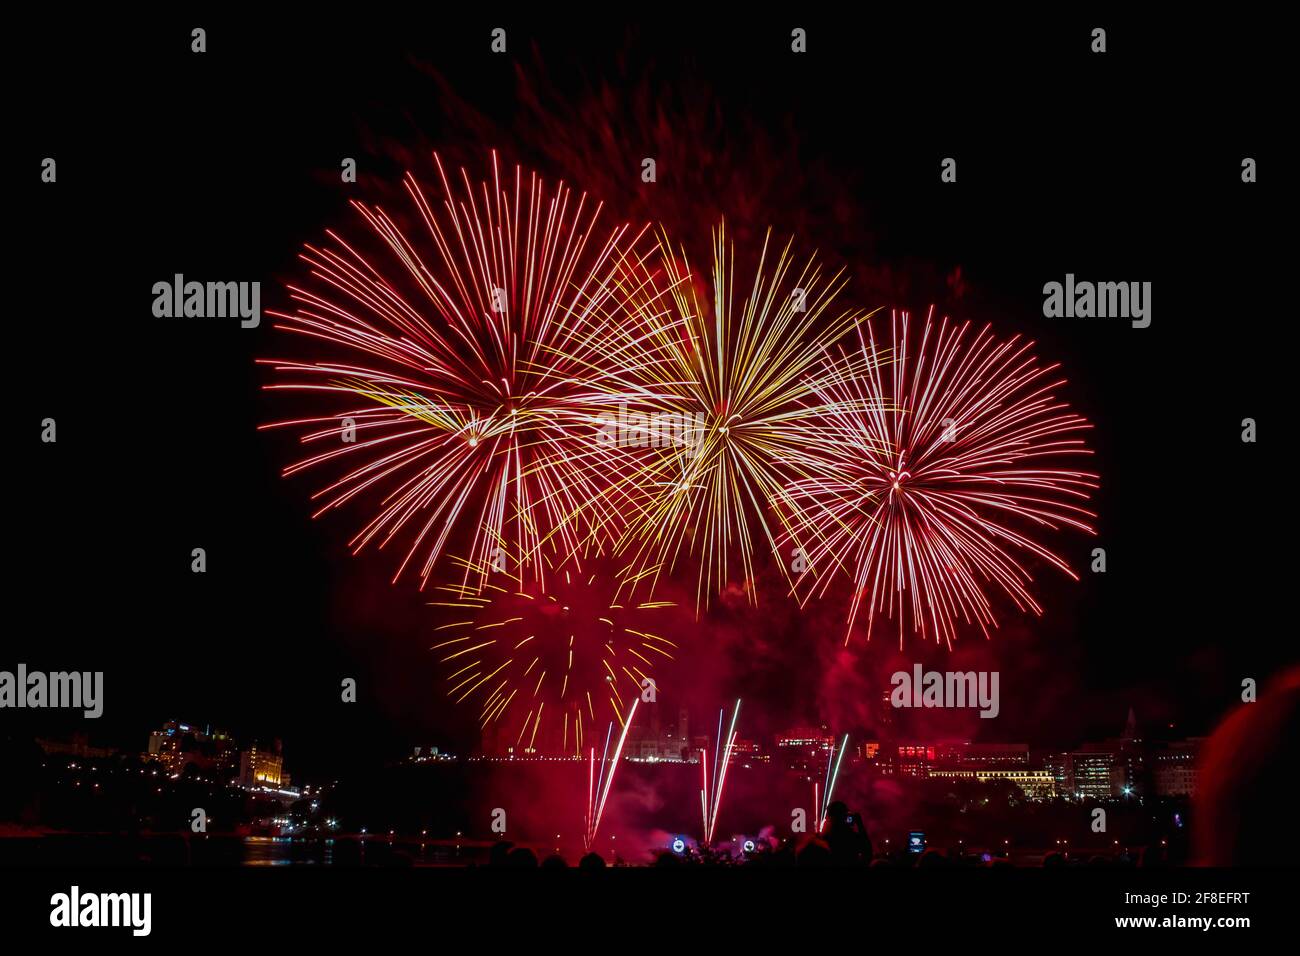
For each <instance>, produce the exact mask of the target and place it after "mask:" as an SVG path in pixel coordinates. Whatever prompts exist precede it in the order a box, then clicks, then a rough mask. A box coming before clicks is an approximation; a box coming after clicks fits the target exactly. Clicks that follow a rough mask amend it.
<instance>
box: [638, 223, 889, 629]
mask: <svg viewBox="0 0 1300 956" xmlns="http://www.w3.org/2000/svg"><path fill="white" fill-rule="evenodd" d="M660 250H661V261H662V268H663V279H662V280H661V282H663V283H664V284H666V285H667V288H668V291H669V295H667V296H665V295H663V294H662V289H661V287H658V286H654V285H651V286H649V287H648V288H647V289H645V290H637V291H636V293H635V294H639V295H643V296H644V297H645V301H644V303H643V305H642V307H641V308H640V309H639V310H638V313H637V314H638V318H639V320H640V321H639V322H638V324H637V325H636V326H635V327H634V328H633V329H632V330H631V331H629V332H628V333H627V334H628V341H627V343H626V344H625V345H624V348H623V354H624V358H623V360H622V365H623V367H624V368H625V369H626V370H627V371H626V373H625V374H626V377H627V379H629V380H634V381H635V382H636V385H635V387H633V386H632V385H629V384H627V383H626V382H625V383H624V384H623V385H622V391H621V394H623V395H636V396H638V398H637V400H636V401H635V403H634V406H633V407H632V408H630V409H629V410H626V411H625V412H624V421H623V422H622V423H621V426H620V428H621V430H620V432H619V434H620V437H621V438H622V439H623V441H622V442H621V443H622V444H625V445H632V446H634V447H632V448H631V449H630V454H631V455H632V456H633V457H634V458H635V459H636V467H634V468H630V469H625V473H626V474H627V475H630V476H631V477H630V478H629V479H627V480H628V481H630V482H632V483H634V484H635V485H636V488H637V493H636V494H635V495H634V496H633V495H628V496H627V497H628V498H632V499H634V500H635V501H636V503H637V504H636V507H635V509H634V510H633V513H632V514H631V516H630V517H629V518H628V520H627V523H626V527H625V530H624V532H623V534H622V535H621V537H620V540H619V543H618V551H619V553H624V554H629V555H631V556H632V557H633V559H634V561H635V563H636V564H637V566H638V567H642V568H663V569H666V570H671V569H672V568H673V567H674V566H675V565H676V563H677V562H678V561H679V560H681V559H683V558H684V557H686V556H690V557H692V558H694V559H696V560H697V561H698V564H699V571H698V577H697V581H696V608H697V611H698V610H699V609H700V608H701V607H706V606H707V605H708V604H709V602H710V600H711V599H712V598H713V596H714V595H716V594H717V593H718V592H719V591H720V590H721V589H722V588H724V587H727V586H728V585H729V584H733V583H735V582H734V580H733V574H734V572H735V571H736V570H739V572H740V573H741V574H742V575H743V582H741V583H742V585H743V586H745V587H746V590H747V591H748V594H749V596H750V598H751V600H752V599H753V598H754V590H753V588H752V587H750V586H749V585H750V584H751V583H752V582H753V580H754V573H755V568H756V563H757V562H758V561H759V560H760V557H761V556H760V554H759V549H760V546H763V545H765V547H766V553H768V554H770V555H771V560H772V561H774V562H776V563H777V565H778V567H780V568H781V571H782V573H783V574H785V575H786V577H787V579H788V577H789V572H790V569H789V568H788V567H787V559H788V557H789V555H781V554H778V553H777V536H778V535H777V532H779V531H780V529H781V528H785V531H786V532H787V534H789V533H790V529H789V528H788V527H786V525H787V524H788V522H787V520H786V519H785V517H784V515H785V514H786V513H787V512H788V511H789V505H790V502H789V501H788V494H787V492H786V488H787V487H789V486H790V485H791V484H792V483H793V482H795V481H798V480H805V481H806V480H816V479H817V478H818V477H820V476H824V475H827V474H829V473H830V469H831V468H832V465H831V464H830V463H829V462H828V461H827V459H826V456H825V449H824V448H823V447H822V446H821V444H820V443H819V442H817V441H815V440H813V439H811V438H810V435H811V434H813V433H812V432H810V431H809V430H808V429H807V428H805V427H802V426H803V424H804V423H806V422H807V421H808V420H809V419H810V418H817V417H819V416H822V415H824V414H826V413H827V411H828V410H827V409H825V408H824V407H823V406H824V402H823V399H821V398H819V396H820V395H824V394H826V389H825V388H824V387H822V386H820V385H819V382H818V378H819V376H824V375H826V374H828V371H827V370H828V369H829V370H831V372H830V373H831V374H835V375H837V376H842V375H844V374H851V373H852V372H853V370H852V369H851V368H848V367H846V366H845V365H844V364H843V363H828V362H826V361H825V359H826V358H827V356H828V355H829V349H830V347H831V346H832V345H833V344H834V343H836V342H837V341H838V340H839V339H840V338H841V337H843V336H844V335H845V333H847V332H848V331H850V330H851V329H853V328H854V327H855V326H857V325H858V323H860V322H861V321H863V320H864V319H865V318H867V314H866V313H861V312H853V311H842V312H836V311H835V310H834V304H835V300H836V297H837V295H838V294H839V292H840V290H841V289H842V288H843V285H844V280H843V279H842V276H841V273H836V274H835V275H832V276H829V277H827V276H826V275H824V273H823V269H822V267H821V266H820V265H819V264H818V262H817V259H816V256H812V257H810V258H809V259H808V260H807V261H806V262H804V263H803V265H802V266H797V265H796V263H795V261H794V259H793V258H792V256H791V243H790V242H787V243H786V245H785V246H784V247H783V248H781V249H780V250H779V252H777V251H774V250H773V246H772V235H771V231H770V230H769V231H768V233H767V235H766V236H765V237H764V240H763V246H762V249H761V251H760V252H759V254H758V261H757V264H756V266H755V267H754V269H753V273H752V278H751V279H750V280H749V282H748V283H747V284H746V283H745V280H744V279H742V280H740V281H739V282H738V280H737V266H736V257H735V253H734V250H733V248H732V247H731V245H730V244H729V243H728V241H727V237H726V230H725V225H720V226H719V227H718V229H717V230H716V231H715V232H714V242H713V268H712V273H711V276H710V282H708V283H704V282H702V281H700V280H699V279H697V277H695V276H693V275H692V274H691V271H690V266H689V262H688V261H687V259H686V255H685V252H680V253H677V254H674V251H673V249H672V247H671V246H670V244H669V243H668V241H667V239H666V238H663V239H661V240H660ZM635 294H629V298H634V297H635ZM633 337H635V340H633ZM631 354H635V355H636V356H637V358H636V359H634V360H631V359H628V358H627V356H628V355H631ZM773 515H775V516H776V517H775V519H773V518H772V517H771V516H773ZM773 520H775V522H776V524H777V528H776V529H774V528H773V527H772V522H773ZM796 546H797V545H796ZM652 573H657V572H652Z"/></svg>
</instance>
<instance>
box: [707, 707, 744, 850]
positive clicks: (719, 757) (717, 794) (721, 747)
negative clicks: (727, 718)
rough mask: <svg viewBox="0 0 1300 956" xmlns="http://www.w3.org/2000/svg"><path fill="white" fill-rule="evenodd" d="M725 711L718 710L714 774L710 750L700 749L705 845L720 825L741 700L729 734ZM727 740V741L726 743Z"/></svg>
mask: <svg viewBox="0 0 1300 956" xmlns="http://www.w3.org/2000/svg"><path fill="white" fill-rule="evenodd" d="M723 713H724V712H723V711H718V745H717V747H716V748H715V749H714V765H713V776H712V778H711V779H710V776H709V769H708V768H709V752H708V750H707V749H706V750H701V751H700V764H701V767H702V769H703V773H704V786H703V788H702V789H701V790H700V806H701V807H702V808H703V811H704V845H705V846H709V845H711V844H712V843H713V834H714V831H715V830H716V828H717V825H718V810H719V809H720V808H721V806H722V791H723V787H725V786H726V783H727V767H728V766H729V765H730V763H731V754H732V752H733V751H734V750H735V747H736V721H737V719H739V717H740V700H739V699H737V701H736V706H735V709H734V710H733V711H732V712H731V724H730V726H728V728H727V735H726V737H725V738H724V737H723V735H722V719H723ZM724 741H725V743H724Z"/></svg>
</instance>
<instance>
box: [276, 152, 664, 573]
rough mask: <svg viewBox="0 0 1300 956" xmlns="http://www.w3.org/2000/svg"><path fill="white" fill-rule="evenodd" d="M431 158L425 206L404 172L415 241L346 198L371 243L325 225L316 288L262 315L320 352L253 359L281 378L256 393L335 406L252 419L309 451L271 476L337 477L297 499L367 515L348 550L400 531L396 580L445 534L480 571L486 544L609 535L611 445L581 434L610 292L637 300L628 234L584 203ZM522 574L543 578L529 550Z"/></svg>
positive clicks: (382, 215) (604, 388) (594, 389)
mask: <svg viewBox="0 0 1300 956" xmlns="http://www.w3.org/2000/svg"><path fill="white" fill-rule="evenodd" d="M434 159H435V162H436V164H437V170H438V178H439V181H440V184H441V187H442V193H443V196H442V199H441V201H440V202H431V201H430V200H429V198H428V197H427V196H426V194H425V192H424V189H423V188H422V187H421V185H420V184H419V183H418V182H417V181H416V179H415V177H414V176H413V175H412V174H410V173H407V175H406V177H405V180H404V185H405V187H406V192H407V194H408V196H409V198H410V200H411V203H412V206H413V209H414V212H415V215H414V219H415V221H416V222H417V223H419V224H420V226H421V227H422V229H423V232H422V236H421V237H415V236H408V234H407V233H406V232H404V231H403V229H402V227H401V226H399V225H398V222H397V221H396V220H394V219H393V218H392V217H390V216H389V214H388V213H387V212H385V211H384V210H383V209H381V208H379V207H370V206H366V205H363V204H362V203H360V202H353V203H352V205H353V207H354V208H355V209H356V211H357V212H358V213H360V215H361V217H362V218H363V220H364V222H365V224H366V226H367V227H368V237H369V238H368V239H367V242H368V243H369V244H370V245H377V246H378V247H379V248H380V249H381V250H383V253H381V255H380V256H379V257H377V256H375V255H374V254H370V253H366V252H363V251H362V250H361V249H360V247H359V246H358V245H356V244H355V243H354V242H350V241H348V240H347V239H345V238H344V237H343V236H341V235H340V234H338V233H335V232H333V231H330V232H328V233H327V235H328V236H329V239H330V240H331V241H330V243H327V244H324V245H322V246H319V247H317V246H312V245H308V246H307V247H306V251H305V252H304V253H303V254H302V256H301V259H302V261H303V262H305V263H306V264H307V266H308V267H309V270H310V274H311V277H312V279H313V280H314V282H313V283H311V284H307V285H291V286H289V292H290V295H291V298H292V300H293V301H294V302H295V303H296V309H295V311H294V312H293V313H291V314H288V313H282V312H270V313H269V314H271V315H274V316H275V317H276V318H277V319H279V320H280V321H278V322H277V323H276V328H277V329H280V330H282V331H284V332H287V333H291V334H293V335H295V336H298V337H299V338H301V339H303V340H305V341H306V343H307V344H308V345H309V346H310V347H311V348H312V349H314V350H317V351H318V353H319V354H318V355H316V356H313V357H310V358H301V359H264V360H260V362H261V364H266V365H270V366H272V367H273V368H274V370H275V372H276V374H277V376H278V377H279V379H280V380H279V381H277V382H275V383H274V384H269V385H267V386H266V388H267V389H268V390H271V391H288V392H296V393H301V394H303V395H304V396H306V397H307V398H306V399H305V400H310V401H311V402H316V403H319V402H321V401H322V400H326V399H328V400H331V404H332V405H333V408H332V409H331V410H330V411H329V412H328V413H327V414H324V415H320V416H316V417H305V418H295V419H290V420H286V421H279V422H275V423H272V424H269V425H263V426H262V428H275V427H287V428H294V429H297V430H300V431H301V435H300V440H301V441H302V442H303V443H304V444H306V445H313V446H317V447H325V449H326V450H323V451H319V452H317V453H315V454H313V455H310V456H309V457H307V458H305V459H303V460H301V461H299V462H297V463H295V464H293V465H291V466H289V467H288V468H286V469H285V470H284V473H285V475H286V476H287V475H293V474H296V473H298V472H300V471H304V470H308V469H311V470H317V469H320V468H323V467H325V466H334V467H335V468H336V469H337V472H341V474H336V476H335V477H333V478H332V480H330V482H329V483H328V484H327V485H326V486H325V487H324V488H322V489H321V490H319V491H318V492H316V493H315V494H314V495H313V499H314V500H317V501H319V502H321V504H320V507H319V508H318V510H317V511H316V512H315V514H314V515H313V517H317V516H320V515H321V514H324V513H325V512H327V511H330V510H332V509H337V508H341V507H342V506H344V505H345V504H348V503H349V502H355V503H356V505H357V507H359V508H363V509H367V510H368V511H369V512H370V514H371V517H370V519H369V520H368V521H367V522H366V523H365V524H364V525H363V527H362V528H361V530H360V531H359V532H358V533H357V534H356V535H355V536H354V537H353V538H352V539H351V541H350V542H349V545H350V547H351V548H352V549H353V550H354V552H359V551H360V550H362V549H363V548H364V547H365V546H366V545H368V544H372V543H373V544H376V545H377V546H378V547H380V548H383V547H385V546H387V545H388V544H390V543H392V542H394V541H396V540H397V539H398V538H402V539H403V540H404V541H408V540H409V543H408V544H406V545H405V548H406V551H405V555H404V557H403V558H402V560H401V562H400V564H399V566H398V568H397V571H396V573H395V575H394V581H396V580H397V579H398V578H399V577H400V576H401V575H402V574H403V572H404V571H405V570H406V569H407V568H408V566H411V565H412V564H413V563H417V564H418V566H419V567H418V573H419V576H420V580H421V586H423V585H424V584H425V583H427V581H428V579H429V576H430V574H431V573H432V572H433V570H434V567H435V565H436V564H437V562H438V559H439V557H440V556H441V555H442V554H443V553H444V551H445V549H446V548H447V547H448V546H449V544H451V543H452V542H453V541H455V542H459V540H460V538H462V537H463V538H467V539H469V544H468V547H467V548H466V551H467V552H468V553H469V554H470V555H471V557H472V558H473V561H474V565H475V566H482V565H486V564H488V563H489V558H490V557H491V550H492V548H493V547H494V546H495V542H496V541H497V540H499V539H507V540H510V541H511V542H512V544H513V546H514V547H515V548H516V549H517V550H519V551H521V552H522V553H524V554H525V555H526V556H527V557H530V558H531V557H533V556H534V555H536V554H537V553H538V551H539V550H540V548H541V546H542V544H543V543H544V542H546V541H547V540H548V539H550V538H551V537H552V536H554V537H556V538H558V540H559V541H560V543H561V545H562V547H563V548H564V549H566V550H575V549H577V548H578V547H579V546H580V545H581V544H583V543H585V542H586V541H588V540H591V539H593V538H596V539H600V538H611V539H612V537H613V536H614V535H616V534H617V533H618V530H619V529H618V528H616V527H610V526H608V525H607V522H609V521H611V520H613V518H614V517H616V516H617V515H618V514H619V511H620V508H619V507H618V506H619V505H620V502H619V501H618V498H617V495H618V493H619V489H620V487H621V485H620V484H619V483H618V482H611V481H610V480H609V476H610V475H611V474H613V473H615V472H617V470H618V469H619V467H620V457H619V455H618V454H616V450H615V449H611V448H608V447H606V446H604V445H602V444H601V443H600V442H597V441H593V440H592V439H593V436H595V435H596V434H597V430H598V425H599V422H600V420H601V414H602V411H604V410H606V409H607V406H606V405H604V404H601V403H608V402H616V401H617V400H618V398H619V396H618V393H617V389H616V388H614V387H612V386H611V385H610V384H609V383H608V382H605V381H603V380H602V376H604V375H605V374H608V373H611V372H612V371H613V364H614V362H613V361H611V359H610V356H609V350H608V348H607V346H608V345H609V342H608V337H609V334H610V333H609V332H608V331H602V330H605V329H608V328H609V326H610V324H611V322H612V321H615V320H620V321H617V322H615V324H618V325H620V326H631V325H635V321H634V320H635V317H632V316H629V315H628V314H627V312H626V309H625V303H624V302H623V299H624V297H625V296H636V299H637V308H645V307H653V304H654V300H655V294H652V293H647V292H646V291H645V290H644V289H642V288H640V287H639V286H638V285H636V282H638V281H639V278H638V277H640V276H643V275H644V273H645V269H644V268H643V267H642V265H641V258H642V257H641V254H640V253H638V252H637V248H638V246H639V244H640V241H641V239H642V237H643V236H644V233H645V230H644V229H642V230H641V231H640V232H635V231H633V230H632V229H631V228H630V227H629V226H627V225H622V226H617V227H613V228H611V229H610V230H609V232H608V235H607V238H605V239H604V240H603V241H602V240H600V239H598V238H597V237H596V229H597V226H596V224H597V220H598V217H599V215H600V212H601V206H600V204H599V203H596V204H593V203H592V202H590V201H589V200H588V198H587V196H586V195H585V194H584V195H582V196H580V197H578V198H577V199H576V200H575V199H574V198H573V197H572V194H571V193H570V191H569V190H568V189H567V188H566V187H565V186H564V185H563V184H560V185H559V186H558V187H557V188H556V189H555V190H554V191H551V190H548V189H547V187H546V186H545V184H544V183H543V182H542V181H541V180H540V179H539V178H538V177H537V175H536V174H531V173H530V174H527V175H525V173H524V172H523V170H522V169H521V168H519V167H515V172H514V177H513V181H512V180H511V179H509V178H506V179H504V180H503V178H502V175H501V171H500V169H499V168H498V164H497V157H496V154H495V153H493V154H492V178H491V183H490V184H489V183H487V182H482V183H478V184H477V186H476V185H475V184H474V183H472V182H471V180H470V177H469V174H468V173H467V172H466V171H465V170H463V169H462V170H461V173H460V184H459V188H454V187H453V185H452V181H451V180H450V179H449V177H448V175H447V172H446V171H445V170H444V169H443V166H442V162H441V160H440V159H439V158H438V157H437V156H436V154H435V156H434ZM358 402H359V403H358ZM593 501H600V502H601V503H602V504H603V506H604V507H603V508H602V509H601V510H599V511H597V510H594V509H593V507H592V502H593ZM531 568H532V573H535V574H541V573H542V562H540V561H533V562H531Z"/></svg>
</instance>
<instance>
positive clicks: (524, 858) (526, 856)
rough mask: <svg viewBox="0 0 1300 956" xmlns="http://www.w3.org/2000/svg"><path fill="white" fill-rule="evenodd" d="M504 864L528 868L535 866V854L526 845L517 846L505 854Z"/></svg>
mask: <svg viewBox="0 0 1300 956" xmlns="http://www.w3.org/2000/svg"><path fill="white" fill-rule="evenodd" d="M506 866H513V867H518V868H520V869H529V868H532V867H536V866H537V854H536V853H534V852H533V851H532V850H530V849H528V847H526V846H517V847H515V848H514V849H513V850H511V851H510V852H509V853H507V854H506Z"/></svg>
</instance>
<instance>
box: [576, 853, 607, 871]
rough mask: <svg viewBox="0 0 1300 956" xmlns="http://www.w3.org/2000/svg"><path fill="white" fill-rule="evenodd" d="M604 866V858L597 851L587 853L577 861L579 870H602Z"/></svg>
mask: <svg viewBox="0 0 1300 956" xmlns="http://www.w3.org/2000/svg"><path fill="white" fill-rule="evenodd" d="M604 868H605V858H604V857H603V856H601V855H600V854H599V853H588V854H587V855H586V856H584V857H583V858H582V859H581V860H579V861H578V869H580V870H603V869H604Z"/></svg>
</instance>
